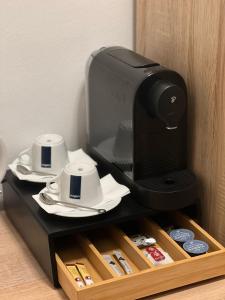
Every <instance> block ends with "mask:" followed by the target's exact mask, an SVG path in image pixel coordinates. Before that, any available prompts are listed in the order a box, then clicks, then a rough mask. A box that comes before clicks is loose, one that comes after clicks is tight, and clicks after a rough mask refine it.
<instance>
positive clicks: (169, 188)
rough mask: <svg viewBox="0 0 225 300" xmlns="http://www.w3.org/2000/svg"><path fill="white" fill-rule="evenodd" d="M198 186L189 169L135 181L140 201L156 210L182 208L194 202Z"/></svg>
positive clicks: (135, 188)
mask: <svg viewBox="0 0 225 300" xmlns="http://www.w3.org/2000/svg"><path fill="white" fill-rule="evenodd" d="M196 188H197V187H196V177H195V175H194V174H193V173H192V172H190V171H189V170H181V171H176V172H172V173H168V174H166V175H163V176H160V177H151V178H147V179H146V178H145V179H142V180H137V181H134V192H135V193H136V194H137V195H139V197H138V200H139V202H141V203H142V204H143V205H144V206H146V207H151V208H152V209H156V210H174V209H178V208H180V209H181V208H184V207H186V206H189V205H192V204H194V203H195V201H196ZM140 195H141V197H140Z"/></svg>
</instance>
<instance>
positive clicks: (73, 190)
mask: <svg viewBox="0 0 225 300" xmlns="http://www.w3.org/2000/svg"><path fill="white" fill-rule="evenodd" d="M80 191H81V176H73V175H71V176H70V198H72V199H80Z"/></svg>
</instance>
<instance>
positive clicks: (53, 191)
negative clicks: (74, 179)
mask: <svg viewBox="0 0 225 300" xmlns="http://www.w3.org/2000/svg"><path fill="white" fill-rule="evenodd" d="M57 179H58V178H57ZM57 179H55V180H50V181H47V182H46V188H47V193H50V194H55V195H58V194H59V184H58V182H57ZM52 183H56V184H57V187H56V188H53V187H52V186H51V185H52Z"/></svg>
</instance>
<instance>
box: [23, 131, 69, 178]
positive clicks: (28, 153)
mask: <svg viewBox="0 0 225 300" xmlns="http://www.w3.org/2000/svg"><path fill="white" fill-rule="evenodd" d="M18 159H19V163H21V164H23V165H28V166H30V167H31V169H32V171H37V172H42V173H48V174H56V175H58V174H59V173H60V172H61V170H62V169H63V168H64V167H65V165H66V164H67V163H68V161H69V159H68V152H67V148H66V145H65V141H64V139H63V137H62V136H60V135H58V134H43V135H40V136H38V137H37V138H36V139H35V141H34V143H33V145H32V147H31V148H29V149H27V150H25V151H23V152H21V153H20V154H19V158H18Z"/></svg>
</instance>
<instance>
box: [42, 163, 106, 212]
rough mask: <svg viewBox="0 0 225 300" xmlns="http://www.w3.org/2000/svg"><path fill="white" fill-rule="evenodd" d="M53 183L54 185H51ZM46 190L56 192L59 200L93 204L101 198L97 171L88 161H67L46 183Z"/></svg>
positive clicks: (87, 204)
mask: <svg viewBox="0 0 225 300" xmlns="http://www.w3.org/2000/svg"><path fill="white" fill-rule="evenodd" d="M52 183H55V184H56V185H53V184H52ZM46 187H47V192H49V193H52V194H58V195H59V199H60V200H61V201H66V202H69V203H74V204H78V205H79V204H80V205H85V206H90V207H92V206H95V205H97V204H98V203H100V202H101V201H102V199H103V194H102V188H101V184H100V179H99V175H98V171H97V169H96V167H95V166H94V165H91V164H88V163H69V164H67V165H66V166H65V168H64V169H63V171H62V173H61V174H60V175H59V176H58V177H57V178H56V179H55V180H54V181H50V182H48V183H47V184H46Z"/></svg>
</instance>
